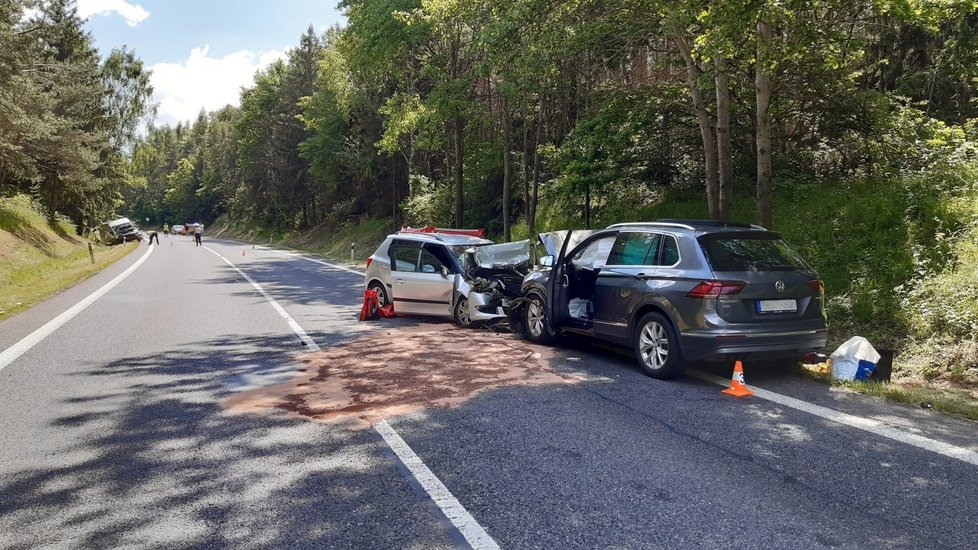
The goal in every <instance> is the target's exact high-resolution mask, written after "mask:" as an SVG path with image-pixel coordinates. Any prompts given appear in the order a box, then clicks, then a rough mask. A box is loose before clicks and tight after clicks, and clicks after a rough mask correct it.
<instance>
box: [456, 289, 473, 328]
mask: <svg viewBox="0 0 978 550" xmlns="http://www.w3.org/2000/svg"><path fill="white" fill-rule="evenodd" d="M452 317H453V318H454V319H455V324H457V325H458V326H460V327H462V328H469V327H471V326H472V317H470V316H469V299H468V298H466V297H465V296H459V298H458V300H456V301H455V309H454V310H453V311H452Z"/></svg>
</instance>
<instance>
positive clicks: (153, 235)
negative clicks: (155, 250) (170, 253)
mask: <svg viewBox="0 0 978 550" xmlns="http://www.w3.org/2000/svg"><path fill="white" fill-rule="evenodd" d="M147 233H149V243H148V244H149V246H153V239H156V244H160V236H159V234H158V233H157V232H156V230H150V231H147Z"/></svg>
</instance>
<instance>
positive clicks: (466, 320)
mask: <svg viewBox="0 0 978 550" xmlns="http://www.w3.org/2000/svg"><path fill="white" fill-rule="evenodd" d="M530 255H531V250H530V245H529V241H519V242H515V243H505V244H493V242H492V241H490V240H487V239H482V238H479V237H473V236H468V235H456V234H444V233H419V232H401V233H395V234H393V235H388V237H387V238H386V239H385V240H384V242H383V243H381V245H380V246H379V247H378V248H377V251H376V252H374V253H373V255H371V256H370V258H368V259H367V271H366V277H365V279H364V284H365V286H366V288H367V289H368V290H374V291H376V292H377V295H378V297H379V300H380V304H381V305H382V306H383V305H387V304H391V303H393V304H394V311H396V312H398V313H405V314H410V315H431V316H437V317H448V318H451V319H454V320H455V322H456V323H458V324H459V325H460V326H463V327H465V326H470V325H472V324H473V323H477V322H485V321H492V320H497V319H504V318H506V311H507V308H508V306H509V301H510V300H511V299H515V298H517V297H518V296H519V290H520V283H521V282H522V280H523V277H524V276H525V275H526V274H527V273H528V272H529V271H530V267H531V262H530Z"/></svg>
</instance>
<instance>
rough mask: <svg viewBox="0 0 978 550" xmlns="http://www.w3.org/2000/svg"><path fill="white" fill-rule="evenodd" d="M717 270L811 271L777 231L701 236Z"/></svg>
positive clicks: (704, 247) (711, 261)
mask: <svg viewBox="0 0 978 550" xmlns="http://www.w3.org/2000/svg"><path fill="white" fill-rule="evenodd" d="M699 242H700V246H702V247H703V252H705V253H706V259H707V261H709V262H710V267H711V268H712V269H713V271H807V270H809V267H808V266H807V265H806V264H805V262H804V261H802V259H801V257H800V256H798V254H797V253H795V251H794V250H792V249H791V247H790V246H788V243H786V242H785V241H784V239H781V238H780V237H779V236H778V235H777V234H775V233H769V234H766V235H757V236H753V235H744V234H733V235H730V236H725V235H708V236H705V237H700V239H699Z"/></svg>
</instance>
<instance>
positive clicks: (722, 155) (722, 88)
mask: <svg viewBox="0 0 978 550" xmlns="http://www.w3.org/2000/svg"><path fill="white" fill-rule="evenodd" d="M716 70H717V76H716V85H717V171H718V175H719V183H718V187H719V199H718V210H719V215H720V216H719V218H720V219H721V220H724V221H729V220H730V216H731V214H733V164H732V161H731V158H730V73H728V72H727V70H728V69H727V62H726V60H725V59H718V60H717V62H716Z"/></svg>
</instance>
